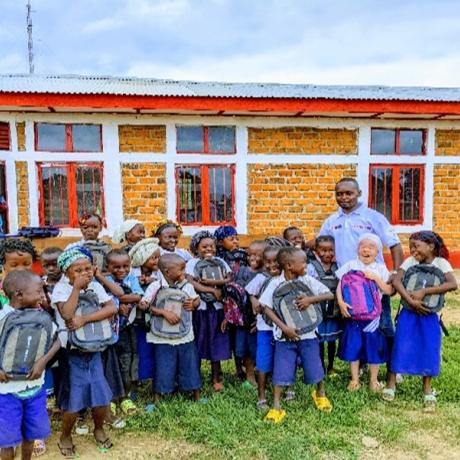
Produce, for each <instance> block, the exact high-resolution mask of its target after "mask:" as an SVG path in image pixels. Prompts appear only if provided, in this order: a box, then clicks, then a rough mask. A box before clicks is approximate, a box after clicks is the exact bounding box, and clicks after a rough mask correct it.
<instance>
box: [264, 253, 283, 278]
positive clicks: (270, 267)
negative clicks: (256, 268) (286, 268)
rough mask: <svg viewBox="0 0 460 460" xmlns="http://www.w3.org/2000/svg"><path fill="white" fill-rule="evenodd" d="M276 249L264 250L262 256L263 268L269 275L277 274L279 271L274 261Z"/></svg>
mask: <svg viewBox="0 0 460 460" xmlns="http://www.w3.org/2000/svg"><path fill="white" fill-rule="evenodd" d="M277 255H278V253H277V252H276V251H273V252H266V253H265V256H264V268H265V270H266V271H267V272H268V273H269V274H270V276H278V275H279V274H280V273H281V270H280V266H279V265H278V262H277V261H276V256H277Z"/></svg>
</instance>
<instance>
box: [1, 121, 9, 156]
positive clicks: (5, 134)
mask: <svg viewBox="0 0 460 460" xmlns="http://www.w3.org/2000/svg"><path fill="white" fill-rule="evenodd" d="M0 150H10V125H9V124H8V123H5V122H2V123H0Z"/></svg>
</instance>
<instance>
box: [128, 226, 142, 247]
mask: <svg viewBox="0 0 460 460" xmlns="http://www.w3.org/2000/svg"><path fill="white" fill-rule="evenodd" d="M144 238H145V227H144V226H143V225H142V224H136V225H135V226H134V227H133V228H132V229H131V230H130V231H129V232H128V233H127V234H126V241H127V242H128V243H131V244H135V243H137V242H138V241H141V240H143V239H144Z"/></svg>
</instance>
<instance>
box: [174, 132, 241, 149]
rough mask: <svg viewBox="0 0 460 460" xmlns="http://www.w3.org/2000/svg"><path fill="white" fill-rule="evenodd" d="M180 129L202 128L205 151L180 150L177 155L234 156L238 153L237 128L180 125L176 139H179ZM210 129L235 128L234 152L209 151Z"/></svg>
mask: <svg viewBox="0 0 460 460" xmlns="http://www.w3.org/2000/svg"><path fill="white" fill-rule="evenodd" d="M180 128H201V129H202V130H203V150H202V151H197V150H179V149H176V151H177V153H197V154H212V155H215V154H221V155H234V154H235V153H236V129H235V126H200V125H191V126H190V125H179V126H176V138H177V137H178V129H180ZM209 128H233V137H234V142H233V150H231V151H230V150H210V149H209V133H208V131H209Z"/></svg>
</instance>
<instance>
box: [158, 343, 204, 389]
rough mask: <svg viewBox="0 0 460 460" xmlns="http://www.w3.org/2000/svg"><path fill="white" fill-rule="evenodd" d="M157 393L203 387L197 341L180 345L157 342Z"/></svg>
mask: <svg viewBox="0 0 460 460" xmlns="http://www.w3.org/2000/svg"><path fill="white" fill-rule="evenodd" d="M153 350H154V355H155V378H154V382H153V385H154V388H155V393H160V394H167V393H173V392H174V391H175V390H176V382H177V386H178V387H179V390H181V391H193V390H199V389H200V388H201V377H200V365H199V360H198V353H197V350H196V345H195V342H194V341H192V342H187V343H182V344H180V345H167V344H161V345H159V344H155V345H154V347H153Z"/></svg>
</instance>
